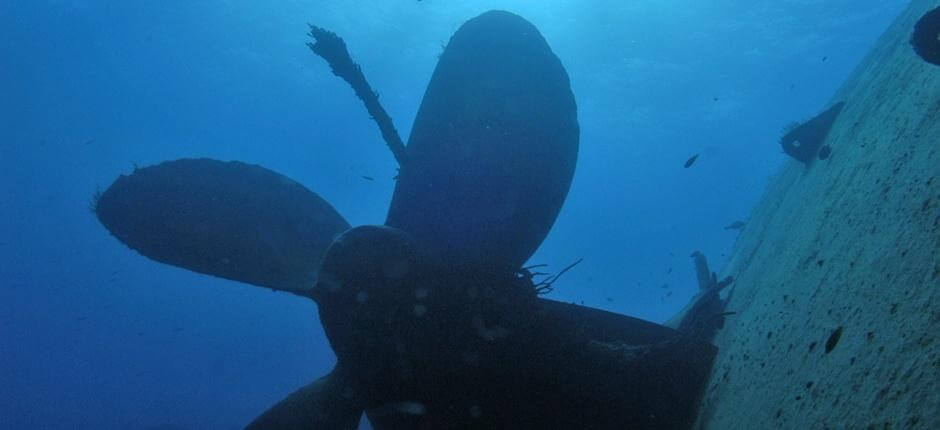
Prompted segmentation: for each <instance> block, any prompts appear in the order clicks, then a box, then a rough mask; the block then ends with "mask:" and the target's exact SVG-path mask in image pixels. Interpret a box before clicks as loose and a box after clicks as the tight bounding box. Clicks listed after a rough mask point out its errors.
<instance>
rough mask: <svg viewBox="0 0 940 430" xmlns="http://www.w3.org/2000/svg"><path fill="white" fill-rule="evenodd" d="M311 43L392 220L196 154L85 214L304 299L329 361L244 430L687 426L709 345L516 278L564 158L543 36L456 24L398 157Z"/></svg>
mask: <svg viewBox="0 0 940 430" xmlns="http://www.w3.org/2000/svg"><path fill="white" fill-rule="evenodd" d="M311 36H313V37H314V38H315V41H314V42H313V43H311V44H310V47H311V49H313V50H314V52H316V53H317V54H318V55H321V56H322V57H324V58H325V59H326V60H327V61H328V62H329V63H330V65H331V68H332V69H333V71H334V73H336V74H337V75H339V76H340V77H342V78H343V79H345V80H347V82H349V83H350V84H351V85H352V86H353V88H354V90H355V91H356V94H357V95H358V96H359V97H360V98H361V99H362V100H363V102H364V103H365V105H366V107H367V109H368V110H369V112H370V114H371V116H372V117H373V119H375V120H376V122H377V124H378V125H379V127H380V129H381V130H382V134H383V137H384V138H385V140H386V143H388V145H389V147H390V148H391V150H392V153H393V154H394V155H395V157H396V160H398V162H399V165H400V169H401V173H400V176H399V180H398V183H397V185H396V188H395V194H394V196H393V199H392V203H391V206H390V209H389V212H388V216H387V219H386V225H383V226H360V227H355V228H351V229H350V228H349V225H348V223H346V221H345V220H343V218H342V217H341V216H340V215H339V214H338V213H337V212H336V211H335V210H334V209H333V208H332V207H331V206H330V205H329V204H328V203H327V202H326V201H325V200H323V199H322V198H320V197H319V196H317V195H316V194H315V193H313V192H312V191H309V190H307V189H306V188H304V187H303V186H301V185H299V184H298V183H296V182H294V181H292V180H290V179H288V178H286V177H284V176H282V175H279V174H277V173H274V172H271V171H269V170H267V169H264V168H261V167H259V166H254V165H249V164H245V163H240V162H221V161H216V160H209V159H195V160H194V159H183V160H176V161H169V162H165V163H161V164H158V165H156V166H151V167H145V168H141V169H135V171H134V172H133V173H131V174H130V175H127V176H121V177H120V178H118V180H117V181H115V183H114V184H112V185H111V187H109V188H108V189H107V190H106V191H104V192H103V193H101V194H100V196H98V198H97V199H96V203H95V205H94V209H95V212H96V213H97V215H98V217H99V219H100V220H101V222H102V224H103V225H104V226H105V227H106V228H107V229H108V230H109V231H110V232H111V233H112V234H113V235H114V236H115V237H116V238H118V239H119V240H120V241H121V242H123V243H125V244H127V245H128V246H129V247H131V248H133V249H135V250H136V251H138V252H140V253H141V254H142V255H144V256H146V257H149V258H151V259H154V260H156V261H160V262H163V263H167V264H171V265H174V266H178V267H182V268H185V269H189V270H193V271H196V272H200V273H205V274H209V275H214V276H219V277H222V278H226V279H232V280H236V281H241V282H246V283H249V284H253V285H258V286H262V287H267V288H274V289H276V290H283V291H289V292H292V293H294V294H297V295H300V296H303V297H308V298H311V299H313V300H315V301H316V303H317V307H318V310H319V314H320V320H321V322H322V324H323V327H324V330H325V332H326V334H327V337H328V339H329V342H330V346H331V347H332V349H333V351H334V352H335V353H336V355H337V364H336V367H335V368H334V369H333V371H332V372H330V373H329V374H327V375H325V376H323V377H321V378H320V379H318V380H316V381H314V382H313V383H311V384H309V385H307V386H304V387H302V388H300V389H299V390H297V391H295V392H294V393H293V394H291V395H289V396H288V397H287V398H285V399H284V400H282V401H281V402H279V403H277V404H276V405H274V406H273V407H272V408H270V409H269V410H268V411H267V412H265V413H264V414H262V415H261V416H259V417H258V418H257V419H256V420H255V421H254V422H253V423H252V424H250V425H249V428H256V429H271V428H273V429H293V428H326V429H334V428H349V429H352V428H355V427H356V425H357V422H358V420H359V417H360V415H361V414H362V412H363V411H365V413H366V414H367V415H368V416H369V418H370V421H371V422H372V423H373V426H374V427H375V428H378V429H386V428H452V427H461V428H513V427H515V428H518V427H523V428H526V427H530V428H541V427H562V428H572V427H584V426H590V427H593V428H622V427H623V425H624V423H629V424H630V425H631V427H633V428H687V427H688V426H690V425H691V422H692V420H693V419H694V416H695V410H696V406H697V399H698V396H699V394H700V392H701V389H702V386H703V384H704V381H705V379H706V377H707V375H708V372H709V370H710V367H711V363H712V360H713V358H714V354H715V348H714V347H713V346H712V345H710V344H709V343H708V341H707V340H705V339H702V338H699V337H695V336H692V335H690V334H688V333H684V332H682V331H677V330H673V329H670V328H667V327H663V326H661V325H657V324H653V323H650V322H646V321H642V320H638V319H635V318H631V317H627V316H624V315H618V314H614V313H610V312H605V311H601V310H597V309H591V308H587V307H583V306H577V305H573V304H566V303H560V302H556V301H552V300H547V299H544V298H540V297H538V293H539V292H540V290H539V288H538V287H537V286H536V285H534V284H533V282H532V277H531V276H530V274H529V273H527V272H526V271H525V270H524V269H522V267H521V266H522V264H523V263H524V262H525V261H526V260H527V259H528V258H529V257H530V256H531V255H532V253H533V252H534V251H535V249H536V248H537V247H538V246H539V244H540V243H541V242H542V241H543V240H544V238H545V237H546V235H547V234H548V232H549V230H550V229H551V226H552V224H553V223H554V221H555V219H556V217H557V215H558V212H559V210H560V208H561V205H562V203H563V202H564V200H565V197H566V196H567V193H568V189H569V187H570V184H571V179H572V176H573V173H574V167H575V163H576V159H577V152H578V135H579V130H578V123H577V110H576V105H575V101H574V96H573V94H572V92H571V89H570V84H569V81H568V76H567V73H566V72H565V69H564V67H563V66H562V64H561V62H560V61H559V59H558V58H557V57H556V56H555V54H554V53H552V51H551V49H550V48H549V47H548V44H547V43H546V41H545V39H544V38H543V37H542V36H541V34H540V33H539V32H538V30H537V29H536V28H535V27H534V26H533V25H532V24H530V23H529V22H527V21H526V20H524V19H523V18H521V17H519V16H517V15H514V14H511V13H508V12H502V11H491V12H487V13H484V14H482V15H480V16H478V17H476V18H473V19H471V20H470V21H468V22H467V23H465V24H464V25H463V26H461V27H460V28H459V29H458V30H457V32H456V33H455V34H454V36H453V37H452V38H451V40H450V42H449V43H448V45H447V47H446V49H445V50H444V52H443V54H442V55H441V57H440V61H439V63H438V65H437V68H436V69H435V71H434V74H433V76H432V78H431V81H430V83H429V85H428V89H427V92H426V93H425V95H424V99H423V101H422V103H421V107H420V109H419V112H418V116H417V118H416V119H415V121H414V126H413V129H412V131H411V135H410V137H409V139H408V145H407V147H405V146H404V145H403V144H402V142H401V140H400V138H398V135H397V132H396V131H395V130H394V127H393V126H392V124H391V119H390V117H389V116H388V115H387V114H386V113H385V111H384V109H382V108H381V105H379V103H378V98H377V96H376V95H375V93H374V91H373V90H372V89H371V88H370V87H369V86H368V83H367V82H366V81H365V77H364V75H363V73H362V70H361V68H360V67H359V66H358V65H356V64H355V63H354V62H353V61H352V60H351V58H349V54H348V52H347V51H346V46H345V43H343V41H342V39H340V38H339V37H338V36H336V35H335V34H333V33H330V32H328V31H326V30H323V29H320V28H318V27H311ZM710 291H714V290H710ZM711 302H716V300H714V298H712V300H711ZM718 303H720V301H719V302H718ZM710 311H713V309H710Z"/></svg>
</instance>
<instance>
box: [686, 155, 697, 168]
mask: <svg viewBox="0 0 940 430" xmlns="http://www.w3.org/2000/svg"><path fill="white" fill-rule="evenodd" d="M696 158H698V154H695V155H693V156H692V157H690V158H689V159H688V160H685V166H683V167H685V168H686V169H688V168H689V167H691V166H692V164H693V163H695V159H696Z"/></svg>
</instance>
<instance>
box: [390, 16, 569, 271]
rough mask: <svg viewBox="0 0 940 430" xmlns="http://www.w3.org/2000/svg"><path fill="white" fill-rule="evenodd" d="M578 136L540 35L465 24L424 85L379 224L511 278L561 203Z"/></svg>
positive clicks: (517, 26) (525, 28)
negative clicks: (510, 273) (388, 203)
mask: <svg viewBox="0 0 940 430" xmlns="http://www.w3.org/2000/svg"><path fill="white" fill-rule="evenodd" d="M578 133H579V128H578V121H577V107H576V106H575V101H574V96H573V94H572V92H571V87H570V85H569V82H568V74H567V73H566V72H565V69H564V67H563V66H562V64H561V61H559V59H558V57H556V56H555V54H554V53H552V51H551V49H550V48H549V46H548V44H547V43H546V42H545V39H544V38H542V36H541V34H540V33H539V31H538V30H537V29H536V28H535V26H533V25H532V24H530V23H529V22H528V21H526V20H525V19H523V18H521V17H519V16H517V15H514V14H511V13H509V12H503V11H491V12H487V13H484V14H482V15H480V16H478V17H476V18H474V19H471V20H469V21H467V22H466V23H465V24H464V25H463V26H461V27H460V29H458V30H457V32H456V33H455V34H454V36H453V37H452V38H451V39H450V42H449V43H448V45H447V48H446V49H445V50H444V52H443V53H442V54H441V57H440V60H439V62H438V64H437V68H436V69H435V70H434V74H433V76H432V77H431V81H430V83H429V84H428V88H427V92H426V93H425V95H424V100H423V101H422V103H421V107H420V109H419V110H418V115H417V117H416V118H415V122H414V126H413V128H412V130H411V136H410V138H409V139H408V146H407V152H408V157H409V158H408V164H407V165H403V166H402V167H401V173H400V175H399V179H398V183H397V185H396V187H395V193H394V196H393V198H392V203H391V207H390V209H389V212H388V218H387V220H386V224H387V225H389V226H392V227H397V228H400V229H402V230H404V231H407V232H408V233H410V234H411V235H412V236H414V238H415V239H416V240H417V241H418V243H419V245H420V246H423V247H426V248H427V249H428V250H430V252H429V253H430V254H434V255H436V256H438V257H439V258H440V260H441V262H444V263H448V264H454V263H460V264H462V265H466V266H471V267H479V266H487V265H490V266H497V267H501V268H509V269H511V270H514V269H517V268H518V267H519V266H521V265H522V263H524V262H525V260H527V259H528V258H529V257H530V256H531V255H532V253H533V252H535V249H536V248H538V246H539V244H541V242H542V240H543V239H544V238H545V236H546V235H547V234H548V231H549V230H550V229H551V226H552V224H553V223H554V222H555V218H556V217H557V215H558V212H559V210H560V209H561V205H562V203H563V202H564V200H565V197H566V196H567V194H568V189H569V187H570V184H571V179H572V176H573V175H574V168H575V162H576V160H577V153H578Z"/></svg>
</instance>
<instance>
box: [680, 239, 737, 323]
mask: <svg viewBox="0 0 940 430" xmlns="http://www.w3.org/2000/svg"><path fill="white" fill-rule="evenodd" d="M690 257H692V259H693V264H694V265H695V276H696V278H697V280H698V284H699V294H698V295H697V296H696V297H695V298H693V299H692V305H691V307H689V308H687V309H688V311H686V312H684V315H683V316H682V319H681V320H680V321H679V322H678V324H677V329H678V330H679V331H681V332H685V333H688V334H690V335H692V336H693V337H697V338H699V339H704V340H706V341H710V340H711V339H712V338H713V337H714V336H715V332H717V331H718V330H719V329H721V328H723V327H724V325H725V317H726V316H728V315H732V314H734V312H725V306H727V305H728V300H729V299H730V297H728V298H724V299H723V298H721V295H720V293H721V291H722V290H723V289H725V287H727V286H728V285H731V283H732V282H734V278H733V277H731V276H728V277H726V278H724V279H722V280H721V281H719V280H718V275H717V274H716V273H715V272H712V271H710V270H709V268H708V260H707V259H706V258H705V255H704V254H702V253H701V252H699V251H695V252H693V253H692V255H690ZM670 293H671V292H670ZM667 296H668V295H667Z"/></svg>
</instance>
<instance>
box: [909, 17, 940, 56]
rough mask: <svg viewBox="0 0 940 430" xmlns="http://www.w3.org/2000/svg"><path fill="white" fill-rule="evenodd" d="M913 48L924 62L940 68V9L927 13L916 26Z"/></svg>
mask: <svg viewBox="0 0 940 430" xmlns="http://www.w3.org/2000/svg"><path fill="white" fill-rule="evenodd" d="M911 46H912V47H913V48H914V52H915V53H917V55H918V56H919V57H920V58H922V59H923V60H924V61H926V62H928V63H931V64H936V65H938V66H940V7H938V8H934V9H933V10H931V11H929V12H927V13H925V14H924V16H922V17H920V19H919V20H917V23H916V24H914V33H912V34H911Z"/></svg>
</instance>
